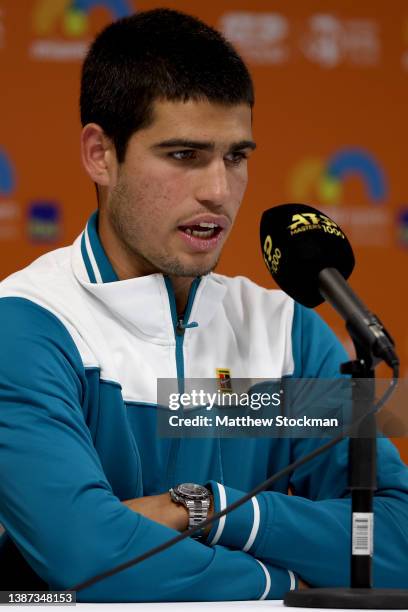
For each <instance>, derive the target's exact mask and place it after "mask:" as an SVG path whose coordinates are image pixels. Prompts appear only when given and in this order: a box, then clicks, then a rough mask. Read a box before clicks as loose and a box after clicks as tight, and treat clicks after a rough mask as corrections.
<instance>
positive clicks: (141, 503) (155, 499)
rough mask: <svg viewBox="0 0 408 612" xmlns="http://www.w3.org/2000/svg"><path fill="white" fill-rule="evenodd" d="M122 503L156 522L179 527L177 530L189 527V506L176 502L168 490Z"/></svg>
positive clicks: (174, 527) (173, 527)
mask: <svg viewBox="0 0 408 612" xmlns="http://www.w3.org/2000/svg"><path fill="white" fill-rule="evenodd" d="M122 503H123V504H125V506H127V507H128V508H130V509H131V510H133V511H134V512H138V513H139V514H143V516H146V517H147V518H149V519H151V520H152V521H156V523H161V524H162V525H166V526H167V527H171V528H172V529H177V531H184V530H185V529H187V527H188V512H187V508H185V507H184V506H182V505H181V504H175V503H174V502H173V501H172V500H171V498H170V493H168V492H167V493H161V494H160V495H149V496H147V497H137V498H135V499H128V500H126V501H124V502H122Z"/></svg>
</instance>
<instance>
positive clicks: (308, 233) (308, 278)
mask: <svg viewBox="0 0 408 612" xmlns="http://www.w3.org/2000/svg"><path fill="white" fill-rule="evenodd" d="M261 248H262V252H263V256H264V261H265V263H266V266H267V268H268V270H269V271H270V273H271V274H272V277H273V278H274V280H275V281H276V283H277V284H278V285H279V287H280V288H281V289H282V290H283V291H285V293H287V294H288V295H290V296H291V297H292V298H293V299H294V300H296V301H297V302H299V303H300V304H303V305H304V306H308V307H309V308H314V307H315V306H318V305H319V304H321V303H322V302H323V301H324V299H323V297H322V296H321V294H320V292H319V279H318V276H319V272H321V271H322V270H324V268H336V269H337V270H338V271H339V272H340V273H341V274H342V276H343V277H344V278H345V279H347V278H348V277H349V276H350V274H351V272H352V271H353V268H354V255H353V250H352V248H351V245H350V243H349V241H348V240H347V238H346V236H345V234H344V232H343V231H342V230H341V228H340V227H339V226H338V225H337V223H335V221H333V220H332V219H330V218H329V217H328V216H327V215H325V214H324V213H322V212H321V211H319V210H317V209H316V208H313V207H312V206H307V205H306V204H280V205H279V206H274V207H273V208H270V209H269V210H266V211H265V212H264V213H263V215H262V219H261Z"/></svg>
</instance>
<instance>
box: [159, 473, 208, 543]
mask: <svg viewBox="0 0 408 612" xmlns="http://www.w3.org/2000/svg"><path fill="white" fill-rule="evenodd" d="M169 493H170V497H171V499H172V500H173V501H174V502H175V503H176V504H183V506H185V507H186V508H187V510H188V517H189V518H188V528H189V529H191V528H192V527H195V526H196V525H198V524H199V523H202V521H205V519H206V518H207V516H208V510H209V508H210V503H211V493H210V491H209V490H208V489H207V488H206V487H203V486H202V485H199V484H194V483H192V482H184V483H183V484H179V485H177V486H176V487H174V488H172V489H169ZM202 535H203V530H202V529H200V530H199V531H197V532H196V533H195V534H194V535H193V536H192V537H193V538H196V539H199V538H201V537H202Z"/></svg>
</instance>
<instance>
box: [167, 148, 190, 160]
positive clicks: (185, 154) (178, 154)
mask: <svg viewBox="0 0 408 612" xmlns="http://www.w3.org/2000/svg"><path fill="white" fill-rule="evenodd" d="M169 156H170V157H171V158H172V159H177V160H179V161H184V160H190V159H196V151H192V150H186V151H173V152H172V153H169Z"/></svg>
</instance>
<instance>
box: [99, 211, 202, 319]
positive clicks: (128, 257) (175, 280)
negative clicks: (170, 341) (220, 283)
mask: <svg viewBox="0 0 408 612" xmlns="http://www.w3.org/2000/svg"><path fill="white" fill-rule="evenodd" d="M98 225H99V227H98V233H99V239H100V241H101V243H102V246H103V248H104V250H105V253H106V254H107V256H108V257H109V261H110V262H111V264H112V267H113V269H114V270H115V272H116V274H117V277H118V279H119V280H127V279H130V278H138V277H141V276H147V275H148V274H154V273H155V272H156V271H155V270H154V269H153V268H152V269H151V270H149V269H144V268H142V267H141V263H140V262H137V261H136V260H135V257H134V256H132V254H131V253H129V252H127V251H126V250H125V249H124V247H123V245H121V244H120V243H119V241H118V240H117V238H116V236H115V235H114V233H113V232H111V231H109V230H108V228H107V227H105V224H104V223H103V219H101V216H99V224H98ZM169 278H170V280H171V283H172V286H173V290H174V295H175V299H176V307H177V315H182V314H183V313H184V311H185V309H186V307H187V300H188V294H189V292H190V287H191V284H192V282H193V280H194V277H192V278H191V277H184V276H171V275H169Z"/></svg>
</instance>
